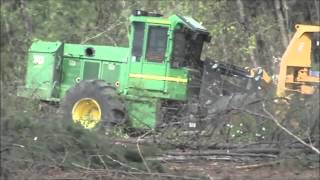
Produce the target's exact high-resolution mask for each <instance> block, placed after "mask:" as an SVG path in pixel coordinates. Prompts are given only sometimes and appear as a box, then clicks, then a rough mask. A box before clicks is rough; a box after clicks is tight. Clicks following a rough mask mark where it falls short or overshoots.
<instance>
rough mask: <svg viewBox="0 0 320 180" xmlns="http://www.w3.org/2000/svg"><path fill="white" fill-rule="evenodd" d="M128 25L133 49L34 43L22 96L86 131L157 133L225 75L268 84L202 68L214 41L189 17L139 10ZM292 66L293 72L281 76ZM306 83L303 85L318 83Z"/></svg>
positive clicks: (242, 72)
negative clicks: (122, 128) (53, 105)
mask: <svg viewBox="0 0 320 180" xmlns="http://www.w3.org/2000/svg"><path fill="white" fill-rule="evenodd" d="M130 23H131V30H130V32H131V33H130V35H129V47H111V46H97V45H87V44H85V45H84V44H69V43H62V42H60V41H57V42H46V41H40V40H37V41H34V42H33V43H32V45H31V47H30V49H29V51H28V67H27V74H26V85H25V86H23V87H19V89H18V95H19V96H23V97H29V98H30V97H33V98H37V99H40V100H42V101H47V102H58V103H59V104H60V107H61V110H62V111H63V114H64V117H65V118H66V119H72V120H73V121H75V122H79V123H80V124H81V125H83V126H84V127H85V128H93V127H95V126H96V125H97V124H98V123H102V124H103V125H105V126H113V125H117V124H126V125H129V126H130V127H134V128H155V127H156V125H157V124H158V123H160V122H161V121H162V119H163V118H164V115H165V114H166V113H167V111H169V110H170V108H171V106H174V105H175V104H176V103H182V104H189V102H190V101H194V97H196V99H200V98H199V93H200V91H201V88H202V85H203V83H201V80H205V79H208V78H210V77H213V76H218V75H221V74H222V75H226V76H232V77H234V76H236V77H239V78H242V79H245V80H246V88H247V89H253V88H256V87H258V86H260V80H263V81H264V82H266V83H270V81H271V79H270V77H269V76H268V75H267V74H266V73H265V72H264V71H263V69H261V68H254V69H245V68H240V67H237V66H234V65H231V64H226V63H221V62H216V61H211V60H205V61H203V60H201V59H200V55H201V51H202V47H203V44H204V42H209V41H210V35H209V33H208V31H207V30H206V29H205V28H204V27H203V26H202V25H200V23H198V22H197V21H195V20H194V19H193V18H191V17H185V16H180V15H172V16H170V17H168V18H163V17H162V15H160V14H156V13H150V12H145V11H140V10H137V11H135V12H134V14H133V15H132V16H131V17H130ZM301 27H302V26H301ZM314 28H315V29H317V28H318V29H317V30H319V27H318V26H315V27H314ZM301 34H302V36H303V35H304V32H303V33H301ZM306 43H308V44H304V46H303V47H301V46H302V45H298V47H297V48H302V50H301V49H298V51H304V49H303V48H309V49H310V47H309V44H310V43H309V41H308V42H307V41H306ZM297 53H299V52H297ZM304 58H309V60H310V57H304ZM309 60H308V61H307V62H306V61H305V59H302V60H299V62H300V61H301V62H304V64H303V66H302V65H301V68H300V64H299V71H298V72H296V70H294V67H295V65H294V64H295V62H291V64H290V63H289V61H285V62H284V61H283V63H282V65H281V68H282V69H281V70H282V71H281V72H280V76H283V77H285V76H287V77H289V76H290V77H291V75H293V81H294V78H295V76H294V75H297V73H298V74H299V72H300V71H301V73H308V70H309V68H310V64H311V63H310V62H309ZM287 66H290V68H289V67H288V68H289V69H287V70H286V72H284V71H283V69H285V67H287ZM291 67H292V68H291ZM305 70H306V71H305ZM204 76H206V77H204ZM299 77H300V76H299ZM303 77H305V76H303ZM308 77H309V76H307V79H305V81H307V82H304V81H303V82H302V81H299V84H300V85H301V84H304V83H309V80H310V81H314V79H312V80H311V79H310V78H308ZM285 79H287V78H285ZM283 81H284V80H283V79H282V80H279V82H281V83H282V84H279V88H278V89H279V91H278V93H279V94H282V92H284V89H285V87H286V85H287V83H292V82H291V81H290V82H288V81H287V80H285V83H286V84H285V85H283ZM316 81H319V79H316ZM252 85H254V86H252ZM290 85H292V84H290ZM249 86H250V87H249ZM301 87H303V88H305V86H301ZM205 98H206V97H205ZM205 98H204V99H205ZM192 99H193V100H192ZM199 104H203V103H199ZM189 108H192V109H198V110H199V109H202V107H195V106H191V107H189ZM178 109H179V108H178ZM199 111H201V110H199Z"/></svg>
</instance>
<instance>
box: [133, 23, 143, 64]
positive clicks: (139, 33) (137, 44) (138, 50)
mask: <svg viewBox="0 0 320 180" xmlns="http://www.w3.org/2000/svg"><path fill="white" fill-rule="evenodd" d="M133 27H134V35H133V45H132V55H133V56H136V58H137V60H138V61H139V59H140V57H141V55H142V47H143V36H144V23H141V22H135V23H134V24H133Z"/></svg>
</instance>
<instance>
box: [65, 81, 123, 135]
mask: <svg viewBox="0 0 320 180" xmlns="http://www.w3.org/2000/svg"><path fill="white" fill-rule="evenodd" d="M82 99H92V100H94V101H95V102H96V103H97V104H98V105H99V108H100V111H101V118H100V120H99V123H97V124H96V125H98V124H102V125H103V126H104V127H112V126H115V125H120V124H124V123H125V122H126V115H125V114H126V113H125V107H124V104H123V103H122V101H121V100H120V98H119V96H118V95H117V93H116V89H115V88H114V87H112V86H109V85H107V84H106V83H105V81H103V80H84V81H81V82H79V83H78V84H76V85H75V86H73V87H72V88H70V89H69V90H68V91H67V92H66V95H65V97H64V99H63V100H62V102H61V106H60V108H61V110H60V111H61V112H62V115H63V117H64V119H68V120H69V119H70V120H73V121H75V120H74V119H73V116H72V112H73V109H74V107H75V105H76V103H77V102H79V101H80V100H82ZM96 125H95V126H94V127H90V129H91V128H95V127H96ZM83 126H85V125H83ZM85 128H88V127H85Z"/></svg>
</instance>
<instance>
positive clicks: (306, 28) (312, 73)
mask: <svg viewBox="0 0 320 180" xmlns="http://www.w3.org/2000/svg"><path fill="white" fill-rule="evenodd" d="M295 28H296V33H295V34H294V36H293V38H292V39H291V41H290V43H289V45H288V47H287V49H286V51H285V53H284V54H283V56H282V58H281V62H280V71H279V75H278V82H277V92H276V93H277V96H279V97H284V96H286V95H287V94H286V93H287V92H298V93H301V94H307V95H311V94H314V93H315V90H316V88H317V87H318V86H319V82H320V79H319V69H320V68H319V61H320V40H319V38H320V26H315V25H302V24H297V25H296V26H295Z"/></svg>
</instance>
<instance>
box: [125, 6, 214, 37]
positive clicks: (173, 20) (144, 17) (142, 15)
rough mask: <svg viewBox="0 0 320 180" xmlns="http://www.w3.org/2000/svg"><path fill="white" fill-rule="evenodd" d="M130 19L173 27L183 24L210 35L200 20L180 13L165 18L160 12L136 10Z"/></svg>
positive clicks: (192, 29) (197, 31) (194, 30)
mask: <svg viewBox="0 0 320 180" xmlns="http://www.w3.org/2000/svg"><path fill="white" fill-rule="evenodd" d="M130 21H131V22H145V23H151V24H159V25H161V24H163V25H171V26H173V27H176V26H177V25H179V24H182V25H184V26H185V27H187V28H188V29H190V30H191V31H193V32H196V33H199V34H203V35H205V36H208V37H209V32H208V30H207V29H206V28H205V27H203V26H202V25H201V24H200V23H199V22H198V21H196V20H195V19H193V18H192V17H187V16H181V15H178V14H174V15H171V16H169V17H168V18H164V17H162V15H161V14H158V13H153V12H146V11H141V10H136V11H135V12H134V13H133V15H132V16H131V17H130Z"/></svg>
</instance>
